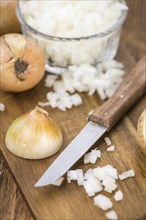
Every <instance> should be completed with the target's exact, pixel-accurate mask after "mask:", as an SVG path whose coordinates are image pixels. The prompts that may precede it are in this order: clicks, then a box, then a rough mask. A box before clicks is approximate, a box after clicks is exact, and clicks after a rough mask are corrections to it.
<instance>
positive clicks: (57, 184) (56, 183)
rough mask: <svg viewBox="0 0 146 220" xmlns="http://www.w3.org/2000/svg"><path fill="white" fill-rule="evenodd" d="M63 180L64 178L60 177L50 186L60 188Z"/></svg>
mask: <svg viewBox="0 0 146 220" xmlns="http://www.w3.org/2000/svg"><path fill="white" fill-rule="evenodd" d="M63 180H64V177H60V178H59V179H57V180H56V181H54V182H53V183H52V185H54V186H60V185H61V184H62V182H63Z"/></svg>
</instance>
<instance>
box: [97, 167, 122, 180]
mask: <svg viewBox="0 0 146 220" xmlns="http://www.w3.org/2000/svg"><path fill="white" fill-rule="evenodd" d="M93 173H94V175H95V176H96V177H97V179H99V180H101V181H103V180H105V179H106V178H107V177H112V178H113V179H118V175H117V170H116V169H115V168H114V167H112V166H111V165H106V166H103V167H97V168H95V169H93Z"/></svg>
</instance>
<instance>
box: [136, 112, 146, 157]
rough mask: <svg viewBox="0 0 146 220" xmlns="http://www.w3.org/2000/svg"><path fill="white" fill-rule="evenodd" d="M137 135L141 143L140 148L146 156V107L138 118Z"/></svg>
mask: <svg viewBox="0 0 146 220" xmlns="http://www.w3.org/2000/svg"><path fill="white" fill-rule="evenodd" d="M137 136H138V140H139V143H140V149H141V151H142V153H143V154H144V155H145V156H146V109H145V110H144V111H143V112H142V114H141V115H140V117H139V119H138V123H137Z"/></svg>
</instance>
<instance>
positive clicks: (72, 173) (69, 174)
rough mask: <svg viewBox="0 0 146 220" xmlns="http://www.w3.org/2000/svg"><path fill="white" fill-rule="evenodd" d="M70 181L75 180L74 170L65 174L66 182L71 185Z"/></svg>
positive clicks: (75, 173)
mask: <svg viewBox="0 0 146 220" xmlns="http://www.w3.org/2000/svg"><path fill="white" fill-rule="evenodd" d="M72 180H77V172H76V170H69V171H68V172H67V182H68V183H71V181H72Z"/></svg>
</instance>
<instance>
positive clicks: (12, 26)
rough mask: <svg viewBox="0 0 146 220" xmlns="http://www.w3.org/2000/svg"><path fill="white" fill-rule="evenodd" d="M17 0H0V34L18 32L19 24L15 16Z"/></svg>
mask: <svg viewBox="0 0 146 220" xmlns="http://www.w3.org/2000/svg"><path fill="white" fill-rule="evenodd" d="M17 2H18V1H17V0H2V1H0V19H1V22H0V35H3V34H7V33H18V32H20V30H21V29H20V24H19V22H18V20H17V17H16V5H17Z"/></svg>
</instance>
